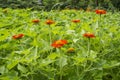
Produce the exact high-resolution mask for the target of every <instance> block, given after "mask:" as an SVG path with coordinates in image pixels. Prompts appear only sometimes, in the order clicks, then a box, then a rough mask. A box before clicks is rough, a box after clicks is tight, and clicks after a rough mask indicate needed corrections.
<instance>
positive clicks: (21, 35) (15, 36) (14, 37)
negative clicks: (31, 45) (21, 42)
mask: <svg viewBox="0 0 120 80" xmlns="http://www.w3.org/2000/svg"><path fill="white" fill-rule="evenodd" d="M23 36H24V34H17V35H13V36H12V38H13V39H21V38H22V37H23Z"/></svg>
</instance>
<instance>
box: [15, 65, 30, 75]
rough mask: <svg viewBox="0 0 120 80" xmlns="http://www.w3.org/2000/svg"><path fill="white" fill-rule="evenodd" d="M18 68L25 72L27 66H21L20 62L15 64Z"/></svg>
mask: <svg viewBox="0 0 120 80" xmlns="http://www.w3.org/2000/svg"><path fill="white" fill-rule="evenodd" d="M17 68H18V70H20V71H21V72H22V73H26V72H27V71H28V70H27V68H25V67H24V66H22V65H21V64H18V66H17Z"/></svg>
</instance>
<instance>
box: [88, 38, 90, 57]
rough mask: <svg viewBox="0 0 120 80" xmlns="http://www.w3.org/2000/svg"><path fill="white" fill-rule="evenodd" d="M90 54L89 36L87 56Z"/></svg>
mask: <svg viewBox="0 0 120 80" xmlns="http://www.w3.org/2000/svg"><path fill="white" fill-rule="evenodd" d="M89 56H90V38H88V57H89Z"/></svg>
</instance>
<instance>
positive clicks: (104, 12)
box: [95, 10, 106, 14]
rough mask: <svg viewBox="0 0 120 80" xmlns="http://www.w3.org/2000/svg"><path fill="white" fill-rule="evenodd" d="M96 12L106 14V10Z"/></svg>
mask: <svg viewBox="0 0 120 80" xmlns="http://www.w3.org/2000/svg"><path fill="white" fill-rule="evenodd" d="M95 12H96V14H106V11H105V10H95Z"/></svg>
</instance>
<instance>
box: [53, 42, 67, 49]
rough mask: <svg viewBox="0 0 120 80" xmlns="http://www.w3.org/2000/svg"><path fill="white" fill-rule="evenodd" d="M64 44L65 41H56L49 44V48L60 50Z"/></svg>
mask: <svg viewBox="0 0 120 80" xmlns="http://www.w3.org/2000/svg"><path fill="white" fill-rule="evenodd" d="M65 44H67V40H57V41H55V42H53V43H52V44H51V46H52V47H54V48H60V47H62V46H64V45H65Z"/></svg>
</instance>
